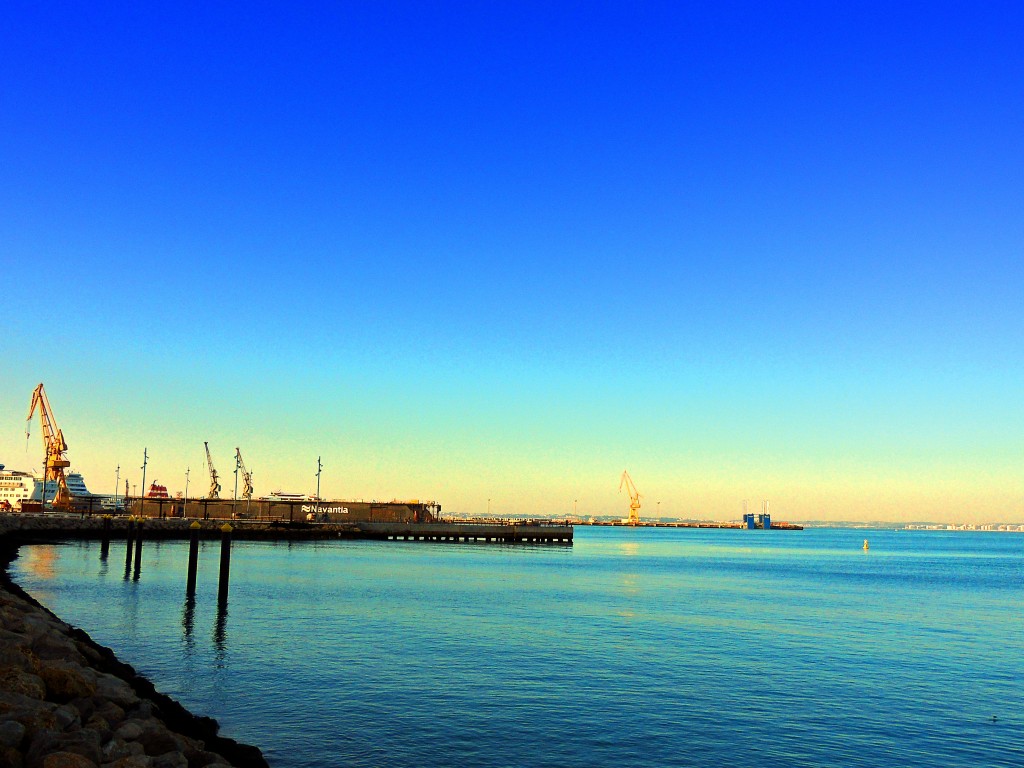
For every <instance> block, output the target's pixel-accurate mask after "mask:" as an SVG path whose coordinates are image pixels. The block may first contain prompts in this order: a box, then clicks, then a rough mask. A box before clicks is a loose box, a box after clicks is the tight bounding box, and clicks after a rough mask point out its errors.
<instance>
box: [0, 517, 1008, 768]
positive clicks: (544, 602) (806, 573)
mask: <svg viewBox="0 0 1024 768" xmlns="http://www.w3.org/2000/svg"><path fill="white" fill-rule="evenodd" d="M865 536H867V537H868V538H869V539H870V544H871V548H870V550H869V551H868V552H864V551H863V550H862V548H861V545H862V542H863V540H864V538H865ZM218 548H219V544H217V543H210V544H206V545H204V547H203V549H202V551H201V554H200V564H201V565H200V574H199V591H198V594H197V598H196V601H195V604H194V606H192V607H191V608H190V606H188V605H187V604H186V602H185V600H184V582H185V565H186V561H187V555H188V553H187V544H185V543H178V542H173V543H162V544H158V543H155V542H148V543H146V545H145V548H144V555H143V563H142V571H141V574H140V578H139V579H138V580H137V581H136V580H134V579H132V578H131V577H129V578H128V579H127V580H126V579H125V578H124V576H125V571H124V545H123V543H115V544H113V545H112V546H111V549H110V555H109V558H108V560H107V561H106V562H103V561H102V560H101V557H100V546H99V544H97V543H88V544H81V543H75V544H68V545H58V546H33V547H25V548H23V549H22V551H21V557H20V558H19V559H18V560H17V561H16V562H15V563H14V565H13V575H14V577H15V578H16V580H17V581H18V582H19V583H21V584H22V585H23V586H24V587H25V588H26V589H27V590H28V591H29V592H30V593H32V594H33V595H34V596H35V597H36V598H37V599H39V600H40V602H42V603H44V604H46V605H47V606H49V607H50V608H51V609H53V610H54V611H55V612H56V613H57V614H59V615H60V616H61V617H63V618H64V619H66V620H67V621H69V622H71V623H73V624H76V625H78V626H81V627H82V628H83V629H85V630H86V631H88V632H89V633H90V634H91V635H92V636H93V637H94V638H95V639H96V640H97V641H99V642H101V643H103V644H105V645H109V646H111V647H112V648H113V649H114V650H115V651H116V652H117V653H118V654H119V655H120V656H121V657H122V658H124V659H125V660H127V661H130V662H131V663H132V664H134V665H135V666H136V668H137V669H139V670H140V671H141V672H143V673H144V674H146V675H148V676H149V677H150V678H152V679H153V680H154V681H155V682H156V684H157V685H158V687H160V688H161V689H162V690H164V691H165V692H167V693H169V694H171V695H172V696H175V697H177V698H178V699H180V700H181V701H182V702H183V703H184V704H185V705H186V706H188V707H190V708H191V709H192V710H194V711H196V712H198V713H202V714H207V715H211V716H213V717H216V718H217V719H218V720H219V721H220V722H221V724H222V730H223V732H224V733H225V734H226V735H228V736H232V737H234V738H237V739H239V740H242V741H245V742H250V743H254V744H257V745H259V746H260V747H261V748H263V750H264V753H265V754H266V755H267V758H268V760H269V761H270V763H271V764H272V765H274V766H277V767H278V768H290V767H292V766H295V767H298V766H303V767H306V766H342V765H351V766H396V767H404V766H409V767H410V768H413V767H415V768H429V767H430V766H453V765H463V766H614V767H615V768H628V767H629V766H659V765H666V766H668V765H672V766H689V765H693V766H713V765H728V766H759V767H761V768H763V767H765V766H834V765H843V766H872V767H874V766H880V765H903V766H952V765H958V766H1018V767H1019V766H1021V765H1024V639H1022V638H1024V619H1022V613H1021V612H1022V608H1024V535H1020V534H1000V533H944V532H893V531H869V532H865V531H850V530H807V531H804V532H794V533H785V532H764V531H711V530H707V531H693V530H664V529H661V530H658V529H646V530H643V529H641V530H627V529H610V528H588V527H580V528H577V531H576V543H575V545H574V546H573V547H571V548H570V547H536V546H533V547H528V546H517V547H507V546H500V545H494V544H489V545H486V544H475V545H474V544H427V543H411V542H410V543H402V542H381V543H371V542H332V543H302V544H290V545H289V544H264V543H250V542H236V543H235V547H234V550H233V553H232V582H231V595H230V601H229V606H228V610H227V613H226V615H218V611H217V601H216V576H217V557H218ZM993 716H995V717H997V718H998V719H997V720H995V721H993Z"/></svg>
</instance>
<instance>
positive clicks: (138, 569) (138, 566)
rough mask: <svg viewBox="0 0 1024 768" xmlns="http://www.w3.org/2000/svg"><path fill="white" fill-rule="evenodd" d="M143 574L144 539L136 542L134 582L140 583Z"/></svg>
mask: <svg viewBox="0 0 1024 768" xmlns="http://www.w3.org/2000/svg"><path fill="white" fill-rule="evenodd" d="M141 574H142V539H139V540H138V541H136V542H135V574H134V575H133V576H132V581H138V580H139V576H140V575H141Z"/></svg>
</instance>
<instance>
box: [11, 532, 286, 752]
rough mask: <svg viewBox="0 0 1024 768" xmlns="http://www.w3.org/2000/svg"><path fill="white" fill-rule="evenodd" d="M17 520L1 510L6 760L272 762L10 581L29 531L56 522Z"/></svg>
mask: <svg viewBox="0 0 1024 768" xmlns="http://www.w3.org/2000/svg"><path fill="white" fill-rule="evenodd" d="M17 517H18V516H13V515H12V516H8V515H0V766H5V768H6V767H8V766H9V768H204V767H205V766H228V765H231V766H237V767H238V768H250V766H251V767H252V768H265V767H266V766H267V762H266V760H265V759H264V758H263V755H262V753H261V752H260V750H259V749H257V748H256V747H251V746H247V745H244V744H239V743H238V742H236V741H234V740H232V739H227V738H224V737H222V736H220V735H219V734H218V732H217V730H218V726H217V722H216V721H215V720H213V719H212V718H208V717H198V716H196V715H193V714H192V713H190V712H188V711H187V710H186V709H185V708H184V707H182V706H181V705H180V704H179V703H178V702H176V701H174V700H173V699H171V698H169V697H168V696H165V695H164V694H161V693H160V692H158V691H157V690H156V689H155V688H154V686H153V684H152V683H151V682H150V681H149V680H147V679H146V678H144V677H142V676H141V675H139V674H138V673H137V672H136V671H135V670H134V669H133V668H132V667H131V666H130V665H128V664H125V663H124V662H122V661H120V660H119V659H117V657H116V656H115V655H114V653H113V651H111V650H110V649H109V648H106V647H104V646H101V645H99V644H98V643H96V642H94V641H93V640H92V638H90V637H89V636H88V635H87V634H86V633H85V632H83V631H82V630H80V629H76V628H74V627H71V626H69V625H68V624H66V623H64V622H63V621H61V620H60V619H59V618H58V617H56V616H55V615H53V614H52V613H51V612H50V611H48V610H47V609H46V608H44V607H43V606H41V605H39V603H37V602H36V601H35V600H33V599H32V598H31V597H30V596H29V595H28V594H26V593H25V592H24V590H22V589H21V588H20V587H19V586H18V585H17V584H15V583H13V582H12V581H11V580H10V577H9V576H8V574H7V565H8V564H9V563H10V562H11V560H13V559H14V558H15V557H17V551H18V547H19V545H20V544H21V543H22V541H23V539H22V535H23V533H24V532H27V531H25V529H26V528H27V529H31V530H32V531H33V532H34V533H38V532H42V531H44V529H45V532H46V533H48V534H52V533H53V532H54V531H53V526H54V525H55V523H56V521H48V524H46V523H41V522H39V523H37V522H32V523H31V524H28V525H26V522H27V521H26V519H25V518H23V519H21V520H18V519H17ZM12 518H13V519H12Z"/></svg>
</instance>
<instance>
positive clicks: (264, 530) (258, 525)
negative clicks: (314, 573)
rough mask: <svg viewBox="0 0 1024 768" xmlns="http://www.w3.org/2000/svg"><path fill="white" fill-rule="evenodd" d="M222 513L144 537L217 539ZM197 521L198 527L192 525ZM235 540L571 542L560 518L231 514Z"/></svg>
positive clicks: (30, 531) (30, 523)
mask: <svg viewBox="0 0 1024 768" xmlns="http://www.w3.org/2000/svg"><path fill="white" fill-rule="evenodd" d="M0 517H2V518H3V525H4V527H5V528H6V529H7V530H8V531H10V532H12V533H15V532H16V533H18V534H20V536H21V537H22V538H27V539H33V538H35V539H61V538H79V539H104V538H113V539H126V538H129V537H131V536H133V534H134V531H135V520H134V519H132V518H129V517H124V516H119V517H109V516H106V515H103V516H100V515H93V516H88V515H84V516H83V515H61V514H56V513H53V514H16V513H15V514H2V515H0ZM224 522H225V521H224V520H223V519H217V518H211V519H208V520H202V519H199V520H197V519H191V518H180V517H167V518H146V520H145V531H146V534H145V535H146V538H147V539H182V540H187V539H190V538H191V536H192V535H193V531H196V532H197V535H198V537H199V538H203V539H219V538H220V536H221V526H222V525H223V524H224ZM193 524H198V526H199V527H198V528H193V527H192V526H193ZM231 525H232V527H233V536H234V538H235V539H236V540H246V539H248V540H258V541H277V540H279V541H323V540H337V539H350V540H353V539H355V540H358V539H366V540H375V541H422V542H434V543H437V542H449V543H484V544H486V543H492V544H561V545H571V544H572V540H573V526H571V525H565V524H561V523H555V524H553V523H542V522H530V523H517V522H498V521H480V522H465V521H460V522H457V523H445V522H429V523H414V522H403V521H381V522H377V521H359V522H349V523H333V522H328V523H307V522H297V521H290V520H287V519H285V520H232V521H231Z"/></svg>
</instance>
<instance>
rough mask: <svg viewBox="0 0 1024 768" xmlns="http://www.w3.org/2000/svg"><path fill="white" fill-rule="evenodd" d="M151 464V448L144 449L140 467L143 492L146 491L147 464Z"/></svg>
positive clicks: (140, 513)
mask: <svg viewBox="0 0 1024 768" xmlns="http://www.w3.org/2000/svg"><path fill="white" fill-rule="evenodd" d="M147 464H149V448H143V449H142V466H141V467H139V469H141V470H142V493H143V494H145V493H146V465H147ZM139 515H140V516H141V515H142V507H141V506H140V507H139Z"/></svg>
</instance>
